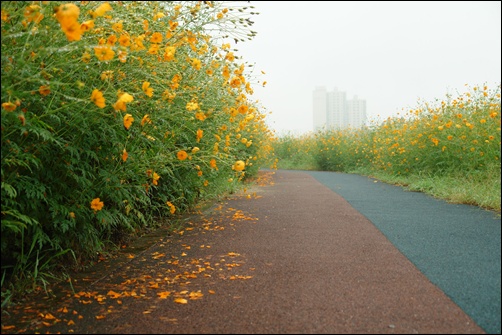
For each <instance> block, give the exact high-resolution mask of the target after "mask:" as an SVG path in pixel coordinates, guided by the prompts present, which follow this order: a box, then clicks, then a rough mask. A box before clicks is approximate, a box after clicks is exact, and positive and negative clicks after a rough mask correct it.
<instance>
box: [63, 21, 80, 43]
mask: <svg viewBox="0 0 502 335" xmlns="http://www.w3.org/2000/svg"><path fill="white" fill-rule="evenodd" d="M61 29H62V30H63V31H64V33H65V35H66V38H67V39H68V41H70V42H71V41H80V39H81V37H82V33H83V31H82V29H81V28H80V23H78V22H77V21H74V22H72V23H70V24H67V25H65V26H61Z"/></svg>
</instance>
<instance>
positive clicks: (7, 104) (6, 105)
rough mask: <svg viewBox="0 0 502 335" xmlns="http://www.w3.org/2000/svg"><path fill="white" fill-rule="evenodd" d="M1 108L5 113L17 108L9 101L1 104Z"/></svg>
mask: <svg viewBox="0 0 502 335" xmlns="http://www.w3.org/2000/svg"><path fill="white" fill-rule="evenodd" d="M2 108H3V109H5V110H6V111H7V112H12V111H13V110H15V109H16V108H17V106H16V105H15V104H13V103H12V102H10V101H9V102H4V103H2Z"/></svg>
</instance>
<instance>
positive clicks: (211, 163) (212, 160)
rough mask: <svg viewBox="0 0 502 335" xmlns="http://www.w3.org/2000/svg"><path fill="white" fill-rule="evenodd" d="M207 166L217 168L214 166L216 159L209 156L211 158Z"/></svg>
mask: <svg viewBox="0 0 502 335" xmlns="http://www.w3.org/2000/svg"><path fill="white" fill-rule="evenodd" d="M209 166H210V167H211V168H212V169H216V170H218V166H216V159H214V158H211V160H210V161H209Z"/></svg>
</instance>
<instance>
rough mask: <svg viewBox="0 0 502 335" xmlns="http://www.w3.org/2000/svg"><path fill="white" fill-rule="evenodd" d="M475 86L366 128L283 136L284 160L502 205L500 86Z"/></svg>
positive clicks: (279, 151)
mask: <svg viewBox="0 0 502 335" xmlns="http://www.w3.org/2000/svg"><path fill="white" fill-rule="evenodd" d="M468 91H469V92H466V93H464V94H461V95H460V96H459V97H457V98H452V97H450V96H447V97H446V99H445V100H443V101H436V102H435V103H425V104H421V105H419V106H418V107H417V108H416V109H414V110H410V111H408V112H407V113H405V115H402V116H396V117H392V118H388V119H386V120H384V121H382V122H373V124H372V125H370V126H368V127H365V128H362V129H344V130H323V131H319V132H316V133H309V134H306V135H302V136H297V137H295V136H291V135H287V136H283V137H281V138H279V139H277V140H276V141H275V143H274V151H275V153H276V155H277V159H278V163H277V166H278V168H281V169H307V170H327V171H341V172H347V173H358V174H363V175H370V176H374V177H376V178H378V179H380V180H383V181H385V182H389V183H393V184H398V185H403V186H406V187H407V188H409V189H411V190H415V191H422V192H426V193H429V194H432V195H434V196H436V197H438V198H442V199H446V200H449V201H451V202H455V203H466V204H473V205H477V206H480V207H483V208H486V209H491V210H496V211H500V190H501V178H500V177H501V175H500V159H501V156H500V144H501V142H500V139H501V136H500V120H501V118H500V86H499V87H497V88H496V89H489V88H488V87H486V86H484V87H472V88H469V89H468Z"/></svg>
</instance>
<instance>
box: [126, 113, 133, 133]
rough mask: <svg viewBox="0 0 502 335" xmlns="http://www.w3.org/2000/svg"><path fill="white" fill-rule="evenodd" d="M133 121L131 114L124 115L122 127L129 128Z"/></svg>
mask: <svg viewBox="0 0 502 335" xmlns="http://www.w3.org/2000/svg"><path fill="white" fill-rule="evenodd" d="M133 121H134V118H133V117H132V115H131V114H126V115H124V127H125V129H127V130H129V128H130V127H131V125H132V122H133Z"/></svg>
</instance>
